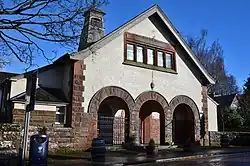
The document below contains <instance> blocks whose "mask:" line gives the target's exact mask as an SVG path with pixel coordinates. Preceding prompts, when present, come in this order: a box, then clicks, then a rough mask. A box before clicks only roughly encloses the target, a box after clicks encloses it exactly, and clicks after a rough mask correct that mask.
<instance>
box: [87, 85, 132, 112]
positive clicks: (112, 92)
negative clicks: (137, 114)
mask: <svg viewBox="0 0 250 166" xmlns="http://www.w3.org/2000/svg"><path fill="white" fill-rule="evenodd" d="M112 96H114V97H119V98H121V99H122V100H123V101H124V102H126V104H127V105H128V108H129V111H131V110H133V109H134V104H135V102H134V99H133V97H132V96H131V95H130V94H129V92H127V91H126V90H124V89H122V88H120V87H117V86H107V87H104V88H102V89H100V90H99V91H97V92H96V93H95V94H94V96H93V97H92V99H91V100H90V103H89V107H88V112H89V113H93V114H95V113H97V111H98V109H99V106H100V104H101V103H102V102H103V101H104V100H105V99H106V98H107V97H112Z"/></svg>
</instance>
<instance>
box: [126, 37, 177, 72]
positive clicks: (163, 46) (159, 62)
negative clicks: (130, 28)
mask: <svg viewBox="0 0 250 166" xmlns="http://www.w3.org/2000/svg"><path fill="white" fill-rule="evenodd" d="M124 42H125V51H124V63H125V64H130V65H133V66H138V67H144V68H149V69H155V70H161V71H170V72H173V73H176V67H175V50H174V49H173V48H172V46H171V45H170V44H168V43H164V42H161V41H157V40H154V41H152V39H150V38H147V37H144V36H139V35H135V34H131V33H125V41H124Z"/></svg>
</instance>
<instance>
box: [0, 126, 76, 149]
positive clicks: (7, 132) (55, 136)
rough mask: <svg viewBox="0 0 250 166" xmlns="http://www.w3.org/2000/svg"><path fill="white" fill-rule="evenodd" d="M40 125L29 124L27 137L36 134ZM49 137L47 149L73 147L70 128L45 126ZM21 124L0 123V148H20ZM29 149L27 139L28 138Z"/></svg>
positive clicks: (21, 137)
mask: <svg viewBox="0 0 250 166" xmlns="http://www.w3.org/2000/svg"><path fill="white" fill-rule="evenodd" d="M39 128H41V127H37V126H30V128H29V138H30V136H31V135H33V134H37V133H38V130H39ZM46 129H47V135H48V137H49V151H55V150H57V149H60V148H73V141H72V139H73V133H72V129H71V128H65V127H46ZM22 139H23V125H20V124H2V125H0V150H5V149H8V150H16V152H18V150H19V148H22ZM28 149H29V140H28Z"/></svg>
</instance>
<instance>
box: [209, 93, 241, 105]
mask: <svg viewBox="0 0 250 166" xmlns="http://www.w3.org/2000/svg"><path fill="white" fill-rule="evenodd" d="M235 96H236V94H235V93H234V94H231V95H224V96H216V97H213V99H214V100H215V101H216V102H217V103H218V104H219V105H220V106H221V107H227V106H230V105H231V104H232V102H233V100H234V98H235Z"/></svg>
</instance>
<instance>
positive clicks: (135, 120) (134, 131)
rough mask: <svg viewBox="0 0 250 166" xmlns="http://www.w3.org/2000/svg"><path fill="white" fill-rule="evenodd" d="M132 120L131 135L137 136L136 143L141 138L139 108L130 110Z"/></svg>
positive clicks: (130, 124)
mask: <svg viewBox="0 0 250 166" xmlns="http://www.w3.org/2000/svg"><path fill="white" fill-rule="evenodd" d="M129 120H130V122H129V136H135V137H136V140H135V141H136V144H139V143H140V140H139V123H140V119H139V111H137V110H131V112H130V119H129Z"/></svg>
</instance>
